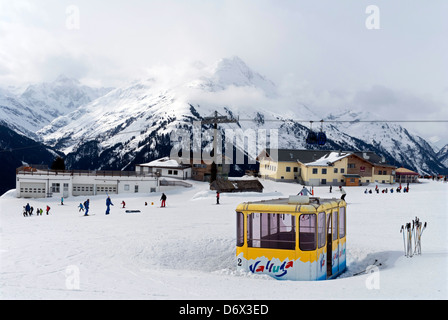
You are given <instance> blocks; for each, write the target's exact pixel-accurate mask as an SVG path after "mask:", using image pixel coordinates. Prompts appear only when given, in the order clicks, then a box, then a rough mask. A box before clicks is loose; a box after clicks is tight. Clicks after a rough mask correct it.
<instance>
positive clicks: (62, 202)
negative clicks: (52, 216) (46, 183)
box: [61, 197, 64, 206]
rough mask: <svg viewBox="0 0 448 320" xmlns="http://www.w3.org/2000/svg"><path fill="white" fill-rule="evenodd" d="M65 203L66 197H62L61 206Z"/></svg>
mask: <svg viewBox="0 0 448 320" xmlns="http://www.w3.org/2000/svg"><path fill="white" fill-rule="evenodd" d="M63 205H64V197H61V206H63Z"/></svg>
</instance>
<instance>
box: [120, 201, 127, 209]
mask: <svg viewBox="0 0 448 320" xmlns="http://www.w3.org/2000/svg"><path fill="white" fill-rule="evenodd" d="M121 204H122V205H123V208H122V209H124V207H125V206H126V202H124V200H123V201H121Z"/></svg>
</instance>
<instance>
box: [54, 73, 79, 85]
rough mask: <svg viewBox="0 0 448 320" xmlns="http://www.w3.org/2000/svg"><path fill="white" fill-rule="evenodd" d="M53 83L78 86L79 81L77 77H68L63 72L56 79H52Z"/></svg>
mask: <svg viewBox="0 0 448 320" xmlns="http://www.w3.org/2000/svg"><path fill="white" fill-rule="evenodd" d="M53 84H56V85H65V86H66V85H75V86H79V85H80V82H79V80H78V79H75V78H70V77H68V76H67V75H65V74H60V75H59V76H58V77H57V78H56V80H54V81H53Z"/></svg>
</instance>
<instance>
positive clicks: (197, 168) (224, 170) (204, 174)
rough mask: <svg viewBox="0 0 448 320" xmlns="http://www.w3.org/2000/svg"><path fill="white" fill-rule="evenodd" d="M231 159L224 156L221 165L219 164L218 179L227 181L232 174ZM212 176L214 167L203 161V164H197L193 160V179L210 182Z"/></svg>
mask: <svg viewBox="0 0 448 320" xmlns="http://www.w3.org/2000/svg"><path fill="white" fill-rule="evenodd" d="M229 163H230V161H229V158H226V157H225V156H224V155H223V156H222V161H221V163H219V164H217V177H219V178H222V179H227V178H228V177H229V172H230V164H229ZM211 176H212V165H211V164H207V163H206V162H204V161H203V160H201V163H195V162H194V161H193V158H191V178H192V179H193V180H196V181H204V182H210V178H211Z"/></svg>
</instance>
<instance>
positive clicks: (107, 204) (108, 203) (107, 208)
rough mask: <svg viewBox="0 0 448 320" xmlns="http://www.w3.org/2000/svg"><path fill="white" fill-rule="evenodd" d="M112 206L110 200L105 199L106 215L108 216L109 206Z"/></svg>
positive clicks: (108, 198)
mask: <svg viewBox="0 0 448 320" xmlns="http://www.w3.org/2000/svg"><path fill="white" fill-rule="evenodd" d="M111 205H114V204H113V203H112V200H110V197H107V199H106V215H108V214H109V213H110V206H111Z"/></svg>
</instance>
